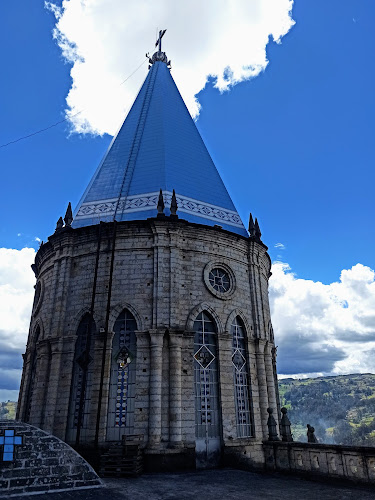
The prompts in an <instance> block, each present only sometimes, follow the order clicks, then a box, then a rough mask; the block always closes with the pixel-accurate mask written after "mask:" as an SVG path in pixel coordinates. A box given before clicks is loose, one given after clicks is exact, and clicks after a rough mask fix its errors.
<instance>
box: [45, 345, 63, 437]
mask: <svg viewBox="0 0 375 500" xmlns="http://www.w3.org/2000/svg"><path fill="white" fill-rule="evenodd" d="M50 343H51V368H50V376H49V381H48V392H47V396H46V398H47V401H48V407H47V409H46V410H45V415H44V424H43V429H44V430H46V431H47V432H51V433H52V434H55V435H56V436H57V437H59V438H60V439H64V437H65V436H64V435H63V433H62V432H61V431H60V429H55V428H54V427H55V425H54V424H55V416H56V414H57V412H58V408H57V407H58V406H59V395H60V393H59V384H60V375H61V370H60V368H61V358H62V347H63V339H51V340H50Z"/></svg>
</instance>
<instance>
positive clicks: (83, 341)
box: [67, 313, 96, 441]
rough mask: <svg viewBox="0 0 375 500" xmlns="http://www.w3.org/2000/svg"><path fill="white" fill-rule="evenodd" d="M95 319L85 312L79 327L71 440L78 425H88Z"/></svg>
mask: <svg viewBox="0 0 375 500" xmlns="http://www.w3.org/2000/svg"><path fill="white" fill-rule="evenodd" d="M95 331H96V326H95V321H94V320H93V319H92V317H91V315H90V314H89V313H87V314H85V315H84V316H83V318H82V320H81V322H80V324H79V326H78V329H77V340H76V344H75V351H74V361H73V377H72V389H71V393H70V407H69V424H68V436H67V439H68V440H69V441H71V440H72V439H73V438H74V436H75V431H76V430H77V428H78V427H80V428H81V429H84V428H87V427H88V416H89V412H90V399H91V387H92V373H93V358H94V338H93V337H94V334H95Z"/></svg>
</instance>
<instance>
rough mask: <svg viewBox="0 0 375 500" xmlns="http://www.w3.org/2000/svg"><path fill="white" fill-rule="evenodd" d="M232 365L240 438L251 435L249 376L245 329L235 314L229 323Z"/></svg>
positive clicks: (238, 434)
mask: <svg viewBox="0 0 375 500" xmlns="http://www.w3.org/2000/svg"><path fill="white" fill-rule="evenodd" d="M231 334H232V339H233V343H232V346H233V347H232V365H233V376H234V392H235V404H236V419H237V436H238V437H240V438H243V437H251V436H253V426H252V415H251V404H250V383H249V381H250V377H249V368H248V362H247V359H248V358H247V349H246V338H247V337H246V331H245V328H244V325H243V323H242V321H241V319H240V318H239V317H238V316H237V317H235V318H234V320H233V322H232V324H231Z"/></svg>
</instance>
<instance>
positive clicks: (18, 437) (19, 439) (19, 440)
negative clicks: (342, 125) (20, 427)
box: [14, 436, 22, 444]
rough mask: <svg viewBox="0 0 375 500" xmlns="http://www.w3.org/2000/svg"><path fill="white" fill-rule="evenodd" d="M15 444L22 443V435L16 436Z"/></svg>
mask: <svg viewBox="0 0 375 500" xmlns="http://www.w3.org/2000/svg"><path fill="white" fill-rule="evenodd" d="M14 444H22V436H15V438H14Z"/></svg>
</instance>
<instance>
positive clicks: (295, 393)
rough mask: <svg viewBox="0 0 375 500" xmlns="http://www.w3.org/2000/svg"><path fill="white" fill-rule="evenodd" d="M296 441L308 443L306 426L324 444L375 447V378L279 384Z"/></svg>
mask: <svg viewBox="0 0 375 500" xmlns="http://www.w3.org/2000/svg"><path fill="white" fill-rule="evenodd" d="M279 391H280V400H281V405H282V406H285V407H286V408H287V409H288V416H289V420H290V421H291V423H292V432H293V438H294V440H295V441H306V440H307V439H306V424H310V425H312V426H313V427H315V434H316V436H317V438H318V440H319V441H320V442H321V443H335V444H346V445H354V446H355V445H361V446H375V375H374V374H371V373H365V374H361V375H357V374H356V375H339V376H336V377H318V378H308V379H300V380H294V379H291V378H287V379H283V380H279Z"/></svg>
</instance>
